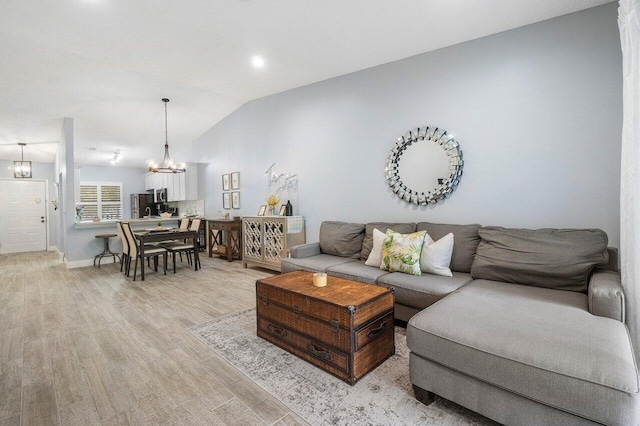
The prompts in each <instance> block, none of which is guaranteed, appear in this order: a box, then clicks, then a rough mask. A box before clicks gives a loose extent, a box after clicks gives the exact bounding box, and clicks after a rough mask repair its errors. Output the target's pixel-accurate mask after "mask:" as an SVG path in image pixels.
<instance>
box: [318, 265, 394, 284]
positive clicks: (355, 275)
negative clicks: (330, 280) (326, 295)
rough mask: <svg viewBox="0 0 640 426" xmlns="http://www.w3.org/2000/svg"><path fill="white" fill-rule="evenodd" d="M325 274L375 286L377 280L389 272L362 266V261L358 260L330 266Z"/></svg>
mask: <svg viewBox="0 0 640 426" xmlns="http://www.w3.org/2000/svg"><path fill="white" fill-rule="evenodd" d="M327 274H329V275H332V276H334V277H339V278H346V279H348V280H353V281H360V282H363V283H367V284H375V283H376V282H377V281H378V278H380V277H382V276H384V275H388V274H389V272H388V271H383V270H382V269H380V268H376V267H374V266H367V265H365V264H364V260H358V261H355V262H349V263H343V264H341V265H336V266H331V267H329V268H327Z"/></svg>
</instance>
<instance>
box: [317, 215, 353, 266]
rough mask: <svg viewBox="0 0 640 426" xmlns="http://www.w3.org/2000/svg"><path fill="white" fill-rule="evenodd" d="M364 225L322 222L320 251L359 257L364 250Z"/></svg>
mask: <svg viewBox="0 0 640 426" xmlns="http://www.w3.org/2000/svg"><path fill="white" fill-rule="evenodd" d="M363 238H364V225H363V224H361V223H348V222H322V224H320V251H322V253H324V254H331V255H334V256H340V257H351V258H354V259H358V258H359V257H360V250H362V239H363Z"/></svg>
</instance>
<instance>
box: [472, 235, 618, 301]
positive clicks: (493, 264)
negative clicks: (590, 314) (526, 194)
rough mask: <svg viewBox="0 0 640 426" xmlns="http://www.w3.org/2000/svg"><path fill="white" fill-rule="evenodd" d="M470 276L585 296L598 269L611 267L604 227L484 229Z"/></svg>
mask: <svg viewBox="0 0 640 426" xmlns="http://www.w3.org/2000/svg"><path fill="white" fill-rule="evenodd" d="M478 233H479V234H480V238H481V241H480V244H479V245H478V250H477V251H476V256H475V259H474V261H473V265H472V267H471V276H472V277H473V278H481V279H486V280H494V281H503V282H508V283H515V284H526V285H531V286H535V287H545V288H553V289H557V290H569V291H578V292H585V291H586V290H587V285H588V281H589V277H590V276H591V273H592V272H593V269H594V268H595V267H596V266H600V265H606V264H607V261H608V260H609V255H608V253H607V243H608V240H607V234H606V233H605V232H604V231H602V230H600V229H537V230H530V229H507V228H502V227H485V228H482V229H480V231H479V232H478Z"/></svg>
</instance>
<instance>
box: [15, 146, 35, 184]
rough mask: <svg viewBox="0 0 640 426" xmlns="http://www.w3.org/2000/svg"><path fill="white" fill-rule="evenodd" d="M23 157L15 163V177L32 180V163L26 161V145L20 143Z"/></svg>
mask: <svg viewBox="0 0 640 426" xmlns="http://www.w3.org/2000/svg"><path fill="white" fill-rule="evenodd" d="M18 145H20V149H21V151H22V155H21V156H20V158H21V160H20V161H14V162H13V177H14V178H19V179H25V178H31V161H24V147H25V146H26V145H27V144H26V143H22V142H21V143H19V144H18Z"/></svg>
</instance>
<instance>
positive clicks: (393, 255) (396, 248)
mask: <svg viewBox="0 0 640 426" xmlns="http://www.w3.org/2000/svg"><path fill="white" fill-rule="evenodd" d="M426 235H427V231H420V232H414V233H412V234H400V233H399V232H395V231H392V230H391V229H388V230H387V236H386V237H385V239H384V242H383V243H382V263H381V264H380V269H382V270H383V271H389V272H404V273H405V274H411V275H422V271H421V270H420V255H421V254H422V246H423V244H424V238H425V236H426Z"/></svg>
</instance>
